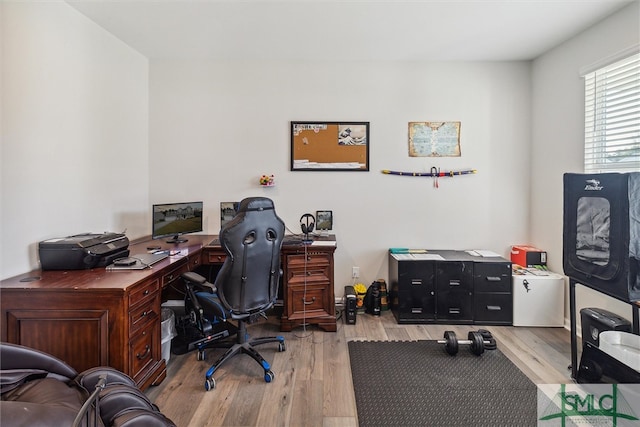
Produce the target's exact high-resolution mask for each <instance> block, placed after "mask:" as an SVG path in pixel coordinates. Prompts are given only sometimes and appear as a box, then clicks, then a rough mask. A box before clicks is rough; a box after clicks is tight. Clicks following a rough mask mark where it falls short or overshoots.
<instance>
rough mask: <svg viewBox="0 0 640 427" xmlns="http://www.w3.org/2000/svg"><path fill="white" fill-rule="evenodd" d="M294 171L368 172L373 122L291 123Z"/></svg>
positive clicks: (292, 167)
mask: <svg viewBox="0 0 640 427" xmlns="http://www.w3.org/2000/svg"><path fill="white" fill-rule="evenodd" d="M291 170H292V171H368V170H369V122H291Z"/></svg>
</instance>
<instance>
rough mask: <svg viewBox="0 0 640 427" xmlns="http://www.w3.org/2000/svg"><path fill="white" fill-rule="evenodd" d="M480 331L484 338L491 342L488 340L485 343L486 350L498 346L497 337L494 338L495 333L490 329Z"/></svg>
mask: <svg viewBox="0 0 640 427" xmlns="http://www.w3.org/2000/svg"><path fill="white" fill-rule="evenodd" d="M478 332H480V334H481V335H482V338H484V340H485V341H489V344H487V343H486V342H485V344H484V349H485V350H495V349H496V348H498V344H497V343H496V339H495V338H493V335H491V332H490V331H488V330H486V329H478Z"/></svg>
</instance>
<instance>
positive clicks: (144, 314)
mask: <svg viewBox="0 0 640 427" xmlns="http://www.w3.org/2000/svg"><path fill="white" fill-rule="evenodd" d="M149 313H151V312H150V311H143V312H142V314H140V317H141V318H142V317H145V316H147V315H148V314H149Z"/></svg>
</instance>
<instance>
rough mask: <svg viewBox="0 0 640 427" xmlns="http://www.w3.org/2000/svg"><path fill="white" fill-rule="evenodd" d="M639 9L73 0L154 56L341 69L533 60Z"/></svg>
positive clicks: (592, 0) (505, 2)
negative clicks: (327, 64)
mask: <svg viewBox="0 0 640 427" xmlns="http://www.w3.org/2000/svg"><path fill="white" fill-rule="evenodd" d="M636 1H637V0H636ZM632 2H633V0H448V1H447V0H407V1H401V0H398V1H393V0H386V1H383V0H342V1H341V0H280V1H276V0H137V1H132V0H67V3H69V4H70V5H71V6H73V7H74V8H76V9H77V10H78V11H80V12H81V13H83V14H84V15H86V16H87V17H89V18H90V19H91V20H93V21H95V22H96V23H97V24H98V25H100V26H102V27H104V28H105V29H106V30H107V31H109V32H110V33H113V34H114V35H115V36H116V37H118V38H119V39H121V40H123V41H124V42H125V43H126V44H128V45H130V46H131V47H133V48H134V49H136V50H137V51H139V52H141V53H142V54H143V55H145V56H147V57H149V58H196V59H197V58H206V59H219V60H244V59H249V60H296V59H297V60H335V61H345V60H468V61H482V60H487V61H506V60H529V59H533V58H535V57H537V56H538V55H540V54H542V53H544V52H546V51H547V50H549V49H550V48H552V47H554V46H556V45H558V44H560V43H562V42H563V41H565V40H567V39H568V38H570V37H572V36H574V35H575V34H577V33H579V32H581V31H583V30H584V29H586V28H588V27H589V26H591V25H593V24H594V23H596V22H598V21H600V20H601V19H603V18H604V17H606V16H608V15H610V14H611V13H613V12H615V11H617V10H618V9H620V8H622V7H624V6H625V5H627V4H629V3H632ZM639 19H640V17H639ZM639 39H640V35H639Z"/></svg>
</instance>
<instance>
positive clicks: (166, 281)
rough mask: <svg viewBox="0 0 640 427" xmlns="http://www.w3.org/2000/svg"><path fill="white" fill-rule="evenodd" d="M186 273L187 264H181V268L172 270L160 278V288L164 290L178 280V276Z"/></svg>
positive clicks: (187, 269)
mask: <svg viewBox="0 0 640 427" xmlns="http://www.w3.org/2000/svg"><path fill="white" fill-rule="evenodd" d="M187 271H189V266H188V264H182V265H181V266H179V267H177V268H174V269H173V270H171V271H170V272H168V273H166V274H164V275H163V276H162V288H166V287H167V286H169V285H170V284H171V283H173V282H175V281H176V280H178V279H180V276H181V275H182V273H186V272H187Z"/></svg>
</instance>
